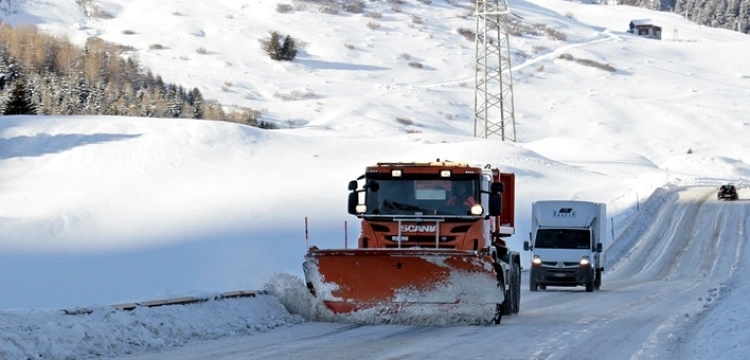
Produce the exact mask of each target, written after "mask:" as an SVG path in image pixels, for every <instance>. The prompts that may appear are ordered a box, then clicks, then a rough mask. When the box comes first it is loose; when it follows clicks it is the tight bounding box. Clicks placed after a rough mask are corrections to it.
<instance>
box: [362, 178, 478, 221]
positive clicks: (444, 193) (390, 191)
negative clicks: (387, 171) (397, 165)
mask: <svg viewBox="0 0 750 360" xmlns="http://www.w3.org/2000/svg"><path fill="white" fill-rule="evenodd" d="M366 188H367V191H365V204H366V205H367V212H366V213H365V215H418V216H423V215H442V216H446V215H448V216H450V215H456V216H466V215H469V214H470V212H469V209H470V208H471V206H472V205H473V204H478V203H479V196H478V195H479V180H478V179H477V178H476V177H474V178H472V179H439V180H436V179H422V178H414V177H412V178H409V177H407V176H404V177H403V178H398V179H393V178H389V179H372V178H371V179H368V181H367V185H366ZM459 188H462V190H464V191H465V193H464V194H460V195H459V192H460V190H459Z"/></svg>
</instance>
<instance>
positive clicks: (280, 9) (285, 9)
mask: <svg viewBox="0 0 750 360" xmlns="http://www.w3.org/2000/svg"><path fill="white" fill-rule="evenodd" d="M293 9H294V7H292V5H291V4H276V12H277V13H282V14H286V13H289V12H291V11H292V10H293Z"/></svg>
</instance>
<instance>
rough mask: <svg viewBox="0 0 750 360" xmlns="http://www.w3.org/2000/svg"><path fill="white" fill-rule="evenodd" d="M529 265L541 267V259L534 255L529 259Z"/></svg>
mask: <svg viewBox="0 0 750 360" xmlns="http://www.w3.org/2000/svg"><path fill="white" fill-rule="evenodd" d="M531 265H533V266H542V258H540V257H539V255H534V257H533V258H531Z"/></svg>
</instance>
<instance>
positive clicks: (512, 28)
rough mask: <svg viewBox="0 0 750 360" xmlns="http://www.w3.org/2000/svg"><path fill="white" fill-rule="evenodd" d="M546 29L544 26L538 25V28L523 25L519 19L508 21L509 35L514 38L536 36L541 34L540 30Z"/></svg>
mask: <svg viewBox="0 0 750 360" xmlns="http://www.w3.org/2000/svg"><path fill="white" fill-rule="evenodd" d="M543 27H546V25H544V24H538V25H536V26H530V25H527V24H524V23H522V22H521V21H520V20H519V19H516V18H513V19H509V20H508V34H510V35H512V36H523V35H531V36H536V35H539V34H540V30H541V29H542V28H543Z"/></svg>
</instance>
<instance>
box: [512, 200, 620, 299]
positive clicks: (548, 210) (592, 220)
mask: <svg viewBox="0 0 750 360" xmlns="http://www.w3.org/2000/svg"><path fill="white" fill-rule="evenodd" d="M531 212H532V214H531V233H530V234H529V241H525V242H524V244H523V249H524V250H526V251H531V271H530V276H529V289H530V290H531V291H537V289H546V288H547V286H569V287H575V286H585V287H586V291H587V292H592V291H594V290H598V289H599V287H600V286H601V282H602V278H601V277H602V271H604V266H605V258H604V252H603V244H604V239H605V236H606V234H607V207H606V204H602V203H595V202H589V201H576V200H545V201H537V202H534V203H532V205H531Z"/></svg>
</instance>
